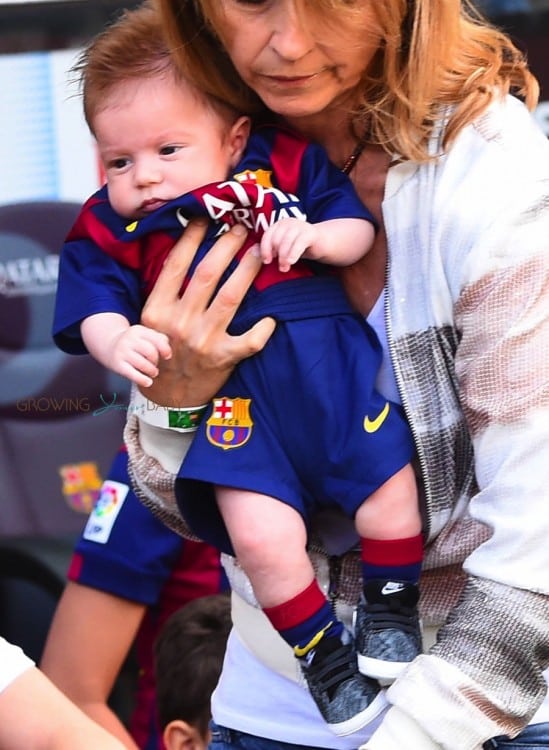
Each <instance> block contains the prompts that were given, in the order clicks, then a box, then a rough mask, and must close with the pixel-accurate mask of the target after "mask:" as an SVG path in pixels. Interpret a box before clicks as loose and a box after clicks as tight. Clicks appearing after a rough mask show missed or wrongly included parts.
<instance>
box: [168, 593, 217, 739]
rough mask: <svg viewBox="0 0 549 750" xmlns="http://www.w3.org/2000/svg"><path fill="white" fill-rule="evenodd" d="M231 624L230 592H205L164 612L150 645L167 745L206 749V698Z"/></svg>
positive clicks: (215, 678)
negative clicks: (169, 613)
mask: <svg viewBox="0 0 549 750" xmlns="http://www.w3.org/2000/svg"><path fill="white" fill-rule="evenodd" d="M230 629H231V611H230V598H229V595H228V594H214V595H212V596H204V597H200V598H198V599H193V601H191V602H189V603H188V604H185V606H183V607H182V608H181V609H179V610H177V612H175V613H174V614H173V615H171V617H169V618H168V620H167V621H166V623H165V624H164V626H163V627H162V629H161V631H160V633H159V635H158V637H157V639H156V643H155V646H154V663H155V676H156V706H157V713H158V721H159V723H160V727H161V729H162V735H163V738H164V744H165V745H166V748H167V750H177V748H183V747H185V748H193V750H205V749H206V747H207V745H208V737H209V729H208V724H209V721H210V718H211V709H210V698H211V694H212V692H213V690H214V688H215V686H216V684H217V681H218V679H219V675H220V674H221V667H222V664H223V657H224V654H225V646H226V643H227V637H228V635H229V631H230Z"/></svg>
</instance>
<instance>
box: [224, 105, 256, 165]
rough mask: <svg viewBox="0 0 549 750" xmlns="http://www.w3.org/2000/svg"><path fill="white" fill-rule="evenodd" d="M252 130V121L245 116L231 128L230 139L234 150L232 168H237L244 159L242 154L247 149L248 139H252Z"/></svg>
mask: <svg viewBox="0 0 549 750" xmlns="http://www.w3.org/2000/svg"><path fill="white" fill-rule="evenodd" d="M251 128H252V121H251V120H250V118H249V117H244V116H242V117H239V118H238V119H237V120H236V121H235V122H234V123H233V124H232V126H231V131H230V135H229V138H230V141H231V148H232V159H231V166H232V167H236V165H237V164H238V162H239V161H240V159H241V158H242V154H243V153H244V149H245V148H246V144H247V143H248V138H249V137H250V130H251Z"/></svg>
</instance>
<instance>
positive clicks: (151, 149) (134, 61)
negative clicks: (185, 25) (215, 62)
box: [73, 3, 250, 219]
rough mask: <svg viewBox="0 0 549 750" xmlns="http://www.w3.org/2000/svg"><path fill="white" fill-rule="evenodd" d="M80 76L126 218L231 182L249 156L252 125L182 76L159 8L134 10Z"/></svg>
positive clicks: (86, 60) (96, 43)
mask: <svg viewBox="0 0 549 750" xmlns="http://www.w3.org/2000/svg"><path fill="white" fill-rule="evenodd" d="M73 70H74V72H76V73H78V74H79V76H80V80H81V84H82V93H83V99H84V114H85V117H86V122H87V123H88V126H89V128H90V130H91V132H92V133H93V135H94V136H95V139H96V141H97V145H98V149H99V155H100V158H101V161H102V163H103V166H104V169H105V173H106V177H107V184H108V189H109V199H110V202H111V204H112V206H113V208H114V210H115V211H117V213H119V214H121V215H122V216H125V217H127V218H134V219H138V218H141V217H143V216H144V215H145V214H147V213H149V212H150V211H152V210H154V209H155V208H158V207H159V206H160V205H162V204H163V203H165V202H166V201H168V200H172V199H173V198H176V197H177V196H178V195H181V194H183V193H186V192H188V191H189V190H193V189H195V188H197V187H199V186H200V185H203V184H207V183H209V182H219V181H221V180H224V179H226V177H227V176H228V174H229V171H230V169H231V168H232V167H234V166H235V165H236V163H237V162H238V160H239V158H240V156H241V155H242V151H243V150H244V147H245V145H246V141H247V137H248V134H249V127H250V123H249V120H248V118H246V117H241V116H239V115H238V114H237V113H236V112H234V111H233V110H232V109H230V108H229V107H227V106H226V105H224V104H221V103H220V102H218V101H216V100H215V99H213V98H212V97H208V96H206V95H205V94H203V93H202V92H200V91H199V90H198V89H197V88H195V87H194V86H193V85H192V84H191V83H190V82H189V81H188V80H186V79H185V78H184V77H183V76H182V75H181V74H180V72H179V71H178V69H177V67H176V66H175V64H174V62H173V60H172V57H171V55H170V52H169V49H168V47H167V46H166V43H165V41H164V37H163V34H162V29H161V25H160V23H159V19H158V15H157V12H156V10H155V9H154V7H153V6H152V5H149V4H148V3H144V4H143V5H141V6H139V7H138V8H137V9H135V10H130V11H126V12H125V13H124V14H123V15H122V16H121V17H120V18H119V19H118V20H117V21H115V22H114V23H113V24H111V25H110V26H108V27H107V28H106V29H105V30H104V31H103V32H102V33H100V34H99V35H98V36H97V37H95V38H94V39H93V41H92V42H91V43H90V45H89V46H88V47H87V48H86V49H85V50H84V52H83V53H82V55H81V56H80V58H79V59H78V61H77V63H76V65H75V66H74V68H73Z"/></svg>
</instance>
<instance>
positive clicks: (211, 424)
mask: <svg viewBox="0 0 549 750" xmlns="http://www.w3.org/2000/svg"><path fill="white" fill-rule="evenodd" d="M251 401H252V400H251V398H227V397H226V396H222V397H221V398H214V401H213V411H212V416H211V417H210V418H209V419H208V421H207V422H206V436H207V438H208V440H209V441H210V443H212V445H216V446H217V447H218V448H223V450H229V448H240V447H241V446H242V445H244V444H245V443H247V442H248V440H249V438H250V435H251V434H252V427H253V424H254V423H253V422H252V418H251V417H250V403H251Z"/></svg>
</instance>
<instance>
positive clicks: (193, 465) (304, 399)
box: [176, 314, 414, 552]
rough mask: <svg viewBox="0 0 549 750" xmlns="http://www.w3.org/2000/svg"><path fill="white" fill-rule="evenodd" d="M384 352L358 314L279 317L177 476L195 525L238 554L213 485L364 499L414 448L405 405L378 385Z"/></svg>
mask: <svg viewBox="0 0 549 750" xmlns="http://www.w3.org/2000/svg"><path fill="white" fill-rule="evenodd" d="M381 357H382V351H381V346H380V344H379V342H378V340H377V337H376V335H375V332H374V331H373V329H372V328H371V327H370V326H369V325H368V324H367V323H366V322H365V321H364V320H363V319H362V318H361V317H360V316H359V315H355V314H342V315H334V316H330V317H325V318H314V319H308V320H298V321H291V322H282V323H278V325H277V328H276V330H275V332H274V334H273V336H272V337H271V339H270V340H269V342H268V343H267V346H266V347H265V349H264V350H263V351H262V352H260V353H259V354H257V355H255V356H253V357H250V358H249V359H246V360H244V361H243V362H241V363H240V364H239V366H238V368H237V369H236V371H235V372H234V373H233V375H232V376H231V378H230V379H229V380H228V382H227V383H226V384H225V386H224V387H223V389H222V391H221V392H220V393H219V395H218V396H216V398H215V399H213V402H212V404H211V405H210V407H209V410H208V412H207V415H206V417H205V418H204V421H203V423H202V424H201V426H200V428H199V430H198V431H197V434H196V436H195V438H194V440H193V443H192V445H191V448H190V449H189V452H188V454H187V456H186V458H185V460H184V462H183V464H182V467H181V469H180V471H179V475H178V479H177V482H176V495H177V502H178V505H179V508H180V511H181V512H182V514H183V516H184V517H185V519H186V520H187V522H188V524H189V525H190V527H191V528H192V529H193V531H194V532H195V533H196V534H197V535H198V536H199V537H200V538H201V539H204V540H205V541H207V542H209V543H211V544H213V545H215V546H216V547H218V548H220V549H221V550H223V551H226V552H232V551H233V550H232V546H231V544H230V541H229V538H228V535H227V532H226V529H225V525H224V523H223V520H222V518H221V515H220V514H219V511H218V510H217V505H216V502H215V496H214V491H213V488H214V485H223V486H228V487H233V488H240V489H243V490H249V491H252V492H258V493H261V494H264V495H269V496H272V497H275V498H278V499H279V500H281V501H282V502H285V503H288V504H289V505H291V506H292V507H293V508H295V509H296V510H297V511H298V512H299V513H300V514H301V515H302V517H303V519H304V521H305V523H306V524H307V523H308V520H309V518H310V516H311V513H312V512H313V511H314V509H315V508H318V507H322V506H327V505H337V506H339V507H340V508H341V509H342V510H343V512H344V513H345V514H346V515H348V516H349V517H351V518H353V517H354V515H355V513H356V511H357V509H358V507H359V506H360V505H361V504H362V502H363V501H364V500H365V499H366V498H367V497H368V496H369V495H370V494H371V493H372V492H374V490H376V489H377V488H378V487H380V485H382V484H383V483H384V482H385V481H386V480H387V479H389V478H390V477H391V476H392V475H393V474H395V473H396V472H397V471H398V470H399V469H401V468H402V467H403V466H405V465H406V464H407V463H408V462H409V461H410V460H411V458H412V456H413V453H414V446H413V441H412V437H411V433H410V429H409V427H408V424H407V422H406V420H405V418H404V415H403V413H402V409H401V407H400V406H398V405H396V404H394V403H392V402H388V401H387V399H385V398H384V397H383V396H382V395H381V394H379V393H378V392H377V391H376V389H375V381H376V376H377V372H378V370H379V366H380V363H381Z"/></svg>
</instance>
